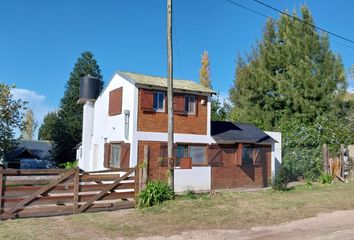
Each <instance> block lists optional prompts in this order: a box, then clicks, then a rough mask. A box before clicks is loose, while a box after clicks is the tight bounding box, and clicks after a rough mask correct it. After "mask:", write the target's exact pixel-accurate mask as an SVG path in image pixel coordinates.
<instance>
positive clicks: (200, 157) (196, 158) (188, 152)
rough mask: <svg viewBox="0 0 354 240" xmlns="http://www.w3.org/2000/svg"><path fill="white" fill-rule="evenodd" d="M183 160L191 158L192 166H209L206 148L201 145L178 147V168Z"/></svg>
mask: <svg viewBox="0 0 354 240" xmlns="http://www.w3.org/2000/svg"><path fill="white" fill-rule="evenodd" d="M182 158H191V159H192V165H194V166H198V165H207V164H208V162H207V159H206V147H205V146H200V145H187V144H185V145H177V149H176V166H179V164H180V160H181V159H182Z"/></svg>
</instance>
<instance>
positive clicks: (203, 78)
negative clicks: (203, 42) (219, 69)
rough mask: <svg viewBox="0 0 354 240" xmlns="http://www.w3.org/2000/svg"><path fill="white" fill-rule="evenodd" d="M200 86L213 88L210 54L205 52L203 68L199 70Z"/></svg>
mask: <svg viewBox="0 0 354 240" xmlns="http://www.w3.org/2000/svg"><path fill="white" fill-rule="evenodd" d="M199 80H200V84H201V85H203V86H204V87H207V88H212V87H211V79H210V63H209V54H208V52H207V51H204V53H203V56H202V67H201V68H200V70H199Z"/></svg>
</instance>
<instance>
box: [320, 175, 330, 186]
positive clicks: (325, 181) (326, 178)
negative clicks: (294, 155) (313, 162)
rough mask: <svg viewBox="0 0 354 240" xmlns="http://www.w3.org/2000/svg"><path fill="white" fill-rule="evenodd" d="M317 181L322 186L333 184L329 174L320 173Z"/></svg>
mask: <svg viewBox="0 0 354 240" xmlns="http://www.w3.org/2000/svg"><path fill="white" fill-rule="evenodd" d="M319 180H320V183H322V184H330V183H332V182H333V176H332V175H331V174H327V173H321V175H320V177H319Z"/></svg>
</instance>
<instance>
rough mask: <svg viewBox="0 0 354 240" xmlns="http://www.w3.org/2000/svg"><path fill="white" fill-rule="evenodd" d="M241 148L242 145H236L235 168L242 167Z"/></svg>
mask: <svg viewBox="0 0 354 240" xmlns="http://www.w3.org/2000/svg"><path fill="white" fill-rule="evenodd" d="M242 148H243V144H242V143H239V144H238V145H237V151H236V154H235V155H236V156H235V157H236V165H237V166H241V165H242Z"/></svg>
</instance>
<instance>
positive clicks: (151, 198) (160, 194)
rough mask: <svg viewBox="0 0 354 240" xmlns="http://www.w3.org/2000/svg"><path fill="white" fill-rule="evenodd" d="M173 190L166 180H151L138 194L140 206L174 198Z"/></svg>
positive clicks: (149, 205)
mask: <svg viewBox="0 0 354 240" xmlns="http://www.w3.org/2000/svg"><path fill="white" fill-rule="evenodd" d="M173 196H174V195H173V191H172V189H171V188H170V187H169V186H168V185H167V183H165V182H161V181H151V182H149V183H148V184H147V186H146V188H145V189H144V190H142V191H141V192H140V193H139V194H138V199H139V207H140V208H145V207H151V206H153V205H159V204H161V203H163V202H164V201H166V200H171V199H173Z"/></svg>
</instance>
